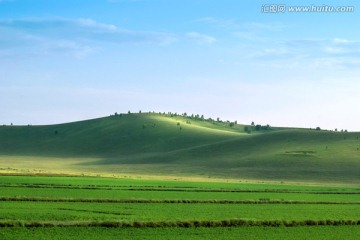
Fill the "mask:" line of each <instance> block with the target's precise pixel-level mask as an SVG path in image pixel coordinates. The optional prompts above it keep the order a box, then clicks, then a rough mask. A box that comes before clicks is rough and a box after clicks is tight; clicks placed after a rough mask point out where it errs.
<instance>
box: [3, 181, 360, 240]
mask: <svg viewBox="0 0 360 240" xmlns="http://www.w3.org/2000/svg"><path fill="white" fill-rule="evenodd" d="M0 180H1V184H2V185H1V186H0V190H1V191H0V193H1V194H0V195H1V196H0V197H1V198H0V226H2V227H1V228H0V236H1V239H21V238H23V237H24V236H28V237H29V236H31V237H30V238H32V239H46V238H47V237H49V236H51V238H52V239H76V237H77V236H78V235H77V234H78V233H81V234H82V238H83V239H95V238H98V237H99V236H100V235H101V236H102V237H104V239H111V238H113V237H115V236H121V238H122V239H151V238H154V237H155V238H157V239H171V238H172V237H173V234H175V235H176V237H177V238H175V239H183V238H192V239H237V238H238V236H239V234H241V235H242V236H246V239H269V238H271V239H309V238H311V237H313V236H319V237H317V239H357V238H358V237H359V235H360V227H359V225H360V218H359V216H360V189H358V188H354V187H351V186H336V187H330V186H326V187H323V186H306V185H286V184H278V185H276V184H249V183H240V182H238V183H234V182H233V183H226V182H213V183H212V182H189V181H180V180H164V181H161V180H144V179H116V178H96V177H47V176H0ZM130 189H131V190H130ZM242 200H246V201H242ZM300 233H301V236H298V238H294V236H297V235H298V234H300Z"/></svg>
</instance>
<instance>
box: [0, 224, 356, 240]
mask: <svg viewBox="0 0 360 240" xmlns="http://www.w3.org/2000/svg"><path fill="white" fill-rule="evenodd" d="M79 236H81V239H99V236H101V239H104V240H106V239H109V240H110V239H119V238H120V239H133V240H135V239H144V240H145V239H159V240H165V239H166V240H170V239H194V240H200V239H219V240H220V239H224V240H225V239H226V240H231V239H234V240H235V239H236V240H237V239H239V237H241V239H248V240H265V239H273V240H280V239H281V240H283V239H295V240H307V239H318V240H329V239H332V240H343V239H347V240H357V239H359V238H360V228H359V227H358V226H337V227H330V226H313V227H301V228H296V227H295V228H284V227H279V228H268V227H242V228H234V227H225V228H190V229H184V228H157V229H152V228H132V229H129V228H102V227H93V228H79V227H55V228H3V229H0V238H1V239H4V240H8V239H38V240H47V239H53V240H62V239H69V240H70V239H79Z"/></svg>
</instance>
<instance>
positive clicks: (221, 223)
mask: <svg viewBox="0 0 360 240" xmlns="http://www.w3.org/2000/svg"><path fill="white" fill-rule="evenodd" d="M343 225H360V220H334V219H327V220H313V219H308V220H290V221H289V220H246V219H230V220H190V221H133V222H122V221H121V222H120V221H95V222H88V221H76V222H67V221H65V222H34V221H29V222H23V221H0V227H116V228H119V227H121V228H124V227H135V228H142V227H146V228H157V227H181V228H190V227H245V226H246V227H247V226H258V227H259V226H263V227H296V226H343Z"/></svg>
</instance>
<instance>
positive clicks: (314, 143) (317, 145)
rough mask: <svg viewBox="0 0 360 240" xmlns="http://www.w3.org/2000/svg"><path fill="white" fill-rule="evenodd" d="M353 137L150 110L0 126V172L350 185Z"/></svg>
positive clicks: (354, 170)
mask: <svg viewBox="0 0 360 240" xmlns="http://www.w3.org/2000/svg"><path fill="white" fill-rule="evenodd" d="M359 136H360V133H355V132H354V133H350V132H330V131H322V130H321V131H317V130H311V129H295V128H271V129H269V130H261V131H253V132H252V133H250V134H248V133H245V132H244V125H239V124H232V125H231V123H229V122H226V121H224V122H223V121H214V120H204V119H201V118H189V117H184V116H179V115H174V114H157V113H142V114H122V115H121V116H120V115H117V116H111V117H105V118H99V119H93V120H87V121H81V122H73V123H66V124H58V125H46V126H31V125H29V126H0V172H3V173H21V174H59V173H60V174H64V173H65V174H72V175H95V176H96V175H101V176H115V177H124V176H129V175H131V176H134V175H138V176H144V175H147V176H160V177H161V178H164V177H166V178H168V179H171V178H180V177H183V178H194V177H196V178H203V179H209V180H211V179H224V178H227V179H232V180H233V179H237V180H244V181H255V182H261V181H266V182H281V181H282V182H306V183H321V184H330V185H332V184H355V185H356V184H359V183H360V178H359V174H358V173H359V172H360V160H359V159H360V151H359V148H360V140H359Z"/></svg>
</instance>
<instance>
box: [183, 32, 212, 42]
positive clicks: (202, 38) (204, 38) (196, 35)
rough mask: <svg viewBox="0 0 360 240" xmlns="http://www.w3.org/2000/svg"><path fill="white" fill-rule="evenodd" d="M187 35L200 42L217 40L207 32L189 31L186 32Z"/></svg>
mask: <svg viewBox="0 0 360 240" xmlns="http://www.w3.org/2000/svg"><path fill="white" fill-rule="evenodd" d="M186 37H187V38H189V39H191V40H194V41H195V42H197V43H199V44H211V43H214V42H216V38H214V37H212V36H209V35H205V34H201V33H198V32H188V33H187V34H186Z"/></svg>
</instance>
